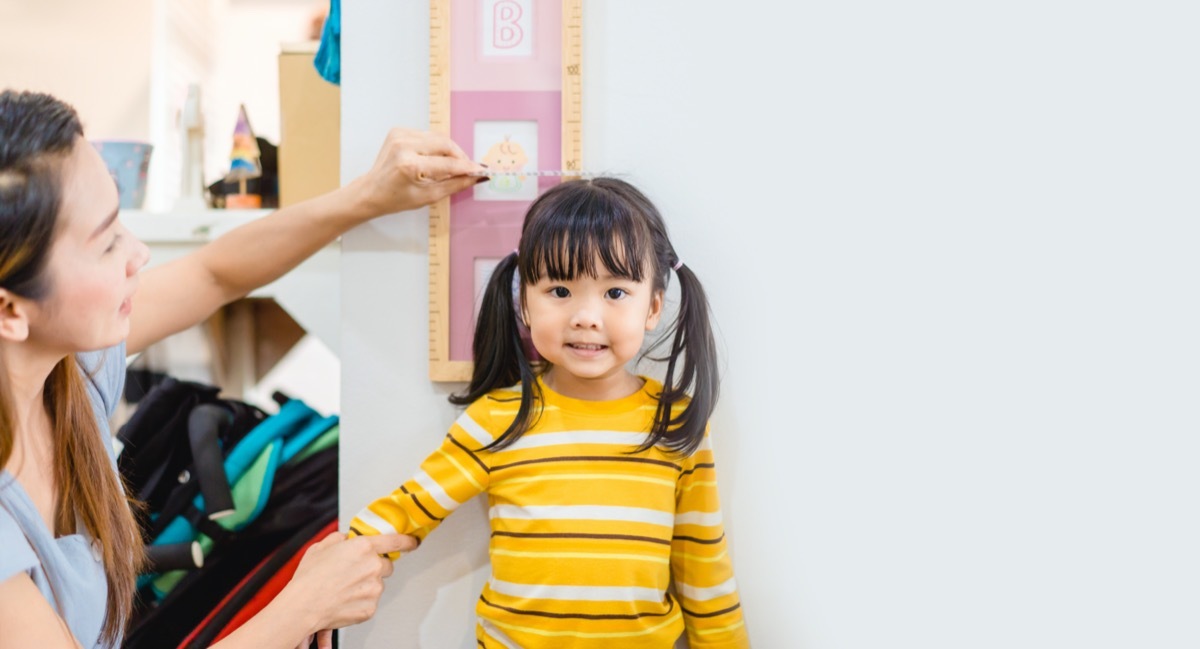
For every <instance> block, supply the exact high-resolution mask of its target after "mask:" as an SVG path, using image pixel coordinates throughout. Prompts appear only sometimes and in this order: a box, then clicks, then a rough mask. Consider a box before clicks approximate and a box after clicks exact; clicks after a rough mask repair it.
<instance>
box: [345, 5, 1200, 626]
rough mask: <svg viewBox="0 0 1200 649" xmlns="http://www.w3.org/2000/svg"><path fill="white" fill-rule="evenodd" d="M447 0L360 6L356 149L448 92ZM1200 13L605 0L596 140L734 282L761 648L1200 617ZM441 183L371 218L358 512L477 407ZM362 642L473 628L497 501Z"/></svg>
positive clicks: (590, 66) (351, 278) (735, 496)
mask: <svg viewBox="0 0 1200 649" xmlns="http://www.w3.org/2000/svg"><path fill="white" fill-rule="evenodd" d="M427 11H428V9H427V3H424V2H404V3H399V2H394V1H391V0H360V1H359V2H354V3H344V4H343V12H344V19H345V36H344V44H345V51H344V54H345V64H346V65H345V76H344V83H343V95H342V97H343V115H344V116H345V119H344V120H343V124H344V129H343V141H344V152H343V173H342V177H343V178H347V179H349V178H352V177H353V176H354V175H356V174H359V173H361V172H362V171H364V170H365V169H366V168H367V167H368V165H369V164H370V162H371V160H373V157H374V154H375V151H376V147H377V145H378V143H379V141H380V140H381V138H382V136H383V133H384V132H385V131H386V129H387V127H389V126H392V125H397V124H403V125H413V126H418V127H420V126H424V125H425V124H427V112H426V101H427V90H426V86H427V72H426V64H427V47H428V36H427V34H426V24H427V22H426V21H427ZM1197 18H1200V13H1198V12H1197V10H1195V9H1193V8H1192V7H1191V5H1189V4H1188V3H1183V2H1164V1H1158V0H1149V1H1145V2H1140V3H1136V4H1135V3H1132V2H1127V3H1100V4H1097V3H1083V2H1066V1H1064V0H1040V1H1038V2H1030V1H1023V2H1022V1H1017V2H1006V3H990V4H988V5H987V6H979V5H978V4H977V3H951V2H940V3H939V2H929V1H925V2H907V3H894V2H882V1H877V2H839V3H806V4H796V3H792V4H786V3H774V2H765V1H762V0H759V1H756V2H750V1H748V2H741V3H737V4H736V5H728V4H725V3H721V4H718V3H695V2H683V1H682V0H672V1H667V0H658V1H655V2H636V3H635V2H620V3H618V2H599V1H593V2H589V3H588V4H587V6H586V8H585V19H586V27H585V35H586V47H585V55H586V56H585V68H584V69H585V92H586V95H585V96H586V104H585V131H584V133H585V140H584V158H585V166H586V167H589V168H593V169H606V170H615V171H623V172H628V173H630V174H631V177H632V179H633V180H634V181H635V182H636V183H637V184H639V185H641V186H642V187H644V188H645V189H646V190H647V192H648V193H649V194H650V195H651V197H652V198H653V199H655V200H656V201H657V202H658V204H659V206H660V207H661V208H662V210H663V211H664V213H665V214H666V216H667V218H668V221H669V224H670V226H671V228H672V233H673V236H674V239H675V243H676V247H677V249H679V250H680V251H682V254H683V256H684V257H685V259H686V262H687V263H688V264H690V265H691V266H692V267H693V268H694V269H695V270H696V272H697V273H699V274H700V275H701V277H702V278H703V279H704V280H705V282H706V286H707V287H708V289H709V291H710V296H711V299H712V303H713V308H714V310H715V312H716V315H717V318H718V320H719V322H720V337H721V341H722V346H723V348H724V350H725V352H726V362H727V367H728V370H727V373H726V382H725V384H724V394H723V400H722V402H721V406H720V410H719V412H718V414H717V416H716V421H715V425H714V429H715V434H716V440H717V441H716V448H717V453H718V462H719V469H720V474H721V493H722V496H723V498H724V506H725V509H726V520H727V522H728V525H729V537H730V540H731V545H732V550H733V553H734V559H735V565H736V568H737V572H738V581H739V583H740V585H741V589H742V597H743V602H744V605H745V611H746V618H747V621H748V624H749V628H750V631H751V635H752V637H753V639H754V643H755V646H756V647H767V648H772V647H789V648H790V647H812V648H821V649H879V648H881V647H889V648H891V647H920V648H922V649H930V648H946V649H960V648H962V647H971V648H972V649H982V648H990V647H995V648H1003V649H1010V648H1012V647H1022V648H1023V649H1026V648H1033V647H1045V648H1056V649H1057V648H1061V647H1091V648H1096V647H1113V648H1116V647H1122V648H1124V647H1155V648H1164V647H1195V646H1198V645H1200V626H1198V625H1197V624H1196V623H1195V621H1194V620H1195V611H1196V610H1197V606H1198V605H1200V589H1197V587H1196V584H1197V583H1200V558H1198V557H1200V553H1198V552H1197V551H1196V548H1197V547H1200V525H1198V524H1197V520H1198V519H1197V516H1196V514H1195V509H1196V499H1197V494H1200V477H1198V476H1200V472H1198V471H1197V470H1196V468H1195V463H1196V462H1195V460H1196V457H1197V454H1198V453H1200V437H1198V436H1197V432H1198V430H1200V429H1198V424H1200V421H1198V420H1200V408H1197V407H1196V404H1197V403H1198V402H1200V401H1198V400H1200V397H1198V394H1200V371H1197V368H1200V336H1198V335H1197V332H1198V331H1200V307H1198V302H1197V295H1196V293H1197V279H1196V278H1197V277H1200V255H1197V244H1198V243H1200V224H1198V223H1197V208H1198V207H1200V205H1198V204H1197V202H1198V201H1197V192H1196V190H1195V188H1196V186H1197V178H1200V154H1198V152H1200V118H1198V117H1197V115H1200V91H1198V90H1197V85H1196V83H1195V76H1196V75H1195V65H1194V62H1195V61H1196V60H1200V51H1198V50H1200V41H1197V39H1196V38H1195V35H1194V29H1193V27H1194V25H1196V24H1197ZM426 228H427V219H426V216H425V214H424V213H423V212H422V213H419V214H406V215H400V216H397V217H390V218H389V219H386V220H384V221H381V222H378V223H376V224H373V225H370V226H364V227H363V228H361V229H360V230H358V231H356V232H354V233H351V234H350V235H348V236H347V237H346V238H345V241H344V248H343V251H344V255H343V263H344V278H343V313H344V314H345V327H344V329H343V332H342V360H343V368H344V372H343V390H342V397H343V408H344V416H345V418H344V427H343V431H344V435H343V438H342V439H343V441H342V449H343V450H342V459H343V465H342V515H343V520H348V518H349V516H351V515H352V514H353V513H354V512H355V511H356V510H357V509H358V508H359V507H360V506H361V505H363V504H364V503H365V502H367V501H368V500H370V499H371V498H374V497H376V496H378V495H380V494H383V493H386V492H387V491H388V490H390V489H392V488H394V487H395V486H396V485H397V484H399V482H400V481H401V480H403V479H404V478H405V477H407V475H408V474H409V473H410V472H411V471H412V470H413V469H414V468H415V467H416V466H417V464H418V463H419V461H420V459H421V458H422V457H423V456H424V455H425V454H426V453H427V452H428V451H430V450H432V449H433V448H434V445H435V444H436V443H437V442H438V441H439V440H440V438H441V437H442V435H443V434H444V431H445V429H446V427H447V426H448V425H449V423H450V422H451V421H452V419H453V417H454V411H453V410H452V409H451V407H450V406H448V405H447V404H446V403H445V401H444V398H443V397H444V394H445V392H446V388H444V387H442V386H435V385H431V384H430V383H429V381H428V380H427V379H426V347H425V345H426V320H425V318H426V315H427V314H426V302H425V300H426V295H425V281H426V277H427V275H426V245H427V230H426ZM464 509H465V511H462V512H460V513H458V514H456V515H455V516H454V517H452V518H451V519H450V520H449V521H448V522H447V523H446V524H445V525H444V526H443V528H442V529H440V530H439V531H437V532H435V533H434V535H433V536H432V537H431V538H430V540H429V542H428V543H427V544H426V547H424V548H422V549H421V550H420V551H419V552H417V553H416V554H414V555H412V556H410V557H408V558H407V559H405V560H404V561H402V562H401V563H400V564H399V566H398V567H399V570H398V571H397V575H396V576H395V577H393V578H392V581H391V582H390V586H389V591H388V593H387V595H386V596H385V600H384V604H383V607H382V609H381V612H380V614H379V615H378V616H377V618H376V619H375V620H374V621H373V622H370V623H368V624H365V625H363V626H361V627H358V628H355V629H352V630H350V631H348V632H347V633H345V634H344V635H343V638H344V639H345V640H346V645H345V646H348V647H418V646H419V647H430V648H438V649H441V648H444V647H462V648H466V647H472V646H474V641H473V637H472V631H471V626H472V608H473V606H474V599H475V596H476V594H477V591H478V588H479V585H480V583H481V582H482V580H483V579H484V578H485V577H486V535H487V530H486V521H485V520H484V514H483V510H482V508H481V507H479V506H478V504H477V503H475V504H472V505H471V506H468V507H465V508H464Z"/></svg>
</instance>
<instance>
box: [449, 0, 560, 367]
mask: <svg viewBox="0 0 1200 649" xmlns="http://www.w3.org/2000/svg"><path fill="white" fill-rule="evenodd" d="M429 17H430V24H429V125H430V128H431V129H432V130H433V131H435V132H438V133H442V134H444V135H448V136H450V138H451V139H453V140H454V141H455V142H456V143H458V145H459V146H461V147H462V148H463V150H464V151H466V153H467V155H470V156H472V157H473V158H474V159H475V160H477V161H479V162H482V163H484V164H486V165H487V166H488V172H489V174H488V181H487V182H484V183H480V184H479V185H476V186H475V188H474V189H473V190H469V191H464V192H460V193H459V194H458V195H456V196H453V197H451V198H447V199H443V200H441V201H439V202H438V203H436V204H434V205H433V206H432V207H430V210H429V376H430V378H431V379H432V380H434V381H468V380H470V378H471V371H472V363H471V343H472V339H473V337H474V330H475V320H476V316H477V313H478V309H479V303H480V300H481V296H482V295H483V290H484V288H485V286H486V285H487V281H488V278H490V277H491V274H492V270H493V269H494V268H495V267H496V265H497V264H498V263H499V261H500V260H501V259H502V258H504V257H505V256H506V255H508V254H509V253H511V252H512V251H513V249H515V248H516V247H517V243H518V241H519V239H520V236H521V222H522V220H523V219H524V216H525V211H526V209H528V207H529V205H530V204H531V203H532V202H533V201H534V200H535V199H536V198H537V197H538V196H539V195H540V194H541V192H543V191H545V190H546V189H547V188H549V187H551V186H553V185H555V184H557V183H559V182H561V181H562V180H563V179H564V178H569V177H572V176H574V175H577V174H580V173H581V172H580V171H579V170H580V169H581V168H582V166H581V160H582V158H581V151H580V148H581V147H580V145H581V141H580V139H581V131H582V123H581V116H582V86H583V83H582V80H583V77H582V71H581V69H580V66H581V64H582V37H583V33H582V32H583V24H582V22H583V0H453V1H452V0H430V7H429Z"/></svg>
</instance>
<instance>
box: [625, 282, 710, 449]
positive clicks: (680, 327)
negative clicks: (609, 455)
mask: <svg viewBox="0 0 1200 649" xmlns="http://www.w3.org/2000/svg"><path fill="white" fill-rule="evenodd" d="M675 275H676V276H677V277H678V278H679V296H680V299H679V315H678V317H677V318H676V320H675V324H674V326H673V327H672V329H671V330H670V331H669V332H668V334H667V335H668V336H669V337H670V339H671V350H670V354H669V355H668V356H667V358H666V359H665V360H666V361H667V372H666V376H665V378H664V379H663V392H662V396H661V397H660V398H659V400H658V410H657V412H656V413H655V415H654V425H653V427H652V428H651V430H650V437H649V438H648V439H647V441H646V443H645V444H643V445H642V447H641V449H647V448H650V447H652V446H654V445H655V444H659V443H661V444H663V445H664V446H666V447H667V448H669V449H671V450H672V451H675V452H677V453H681V454H683V455H684V456H688V455H691V454H692V453H693V452H695V450H696V449H697V448H699V447H700V443H701V442H703V441H704V433H705V431H706V430H707V428H708V420H709V417H711V416H712V412H713V408H715V407H716V404H717V396H718V393H719V392H720V372H719V371H718V369H717V345H716V341H715V340H714V338H713V334H712V325H711V323H710V316H709V310H708V298H707V297H706V296H705V293H704V287H703V286H701V284H700V279H699V278H698V277H696V274H695V273H693V272H692V271H691V269H690V268H688V267H687V266H683V265H680V266H679V268H677V269H676V271H675ZM681 356H682V368H680V367H679V365H680V357H681ZM689 393H690V394H691V402H690V403H689V404H688V405H687V407H685V408H684V409H683V410H682V411H681V412H679V413H678V414H677V415H675V416H672V412H674V410H675V404H677V403H680V402H682V401H683V400H684V399H686V398H687V397H688V394H689ZM641 449H640V450H641Z"/></svg>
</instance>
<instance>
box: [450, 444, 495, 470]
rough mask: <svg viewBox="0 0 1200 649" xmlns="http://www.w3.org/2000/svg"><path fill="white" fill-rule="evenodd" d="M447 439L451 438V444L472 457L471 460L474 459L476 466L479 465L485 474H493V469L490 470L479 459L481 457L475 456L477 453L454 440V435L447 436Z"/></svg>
mask: <svg viewBox="0 0 1200 649" xmlns="http://www.w3.org/2000/svg"><path fill="white" fill-rule="evenodd" d="M446 437H449V438H450V441H451V442H454V445H455V446H457V447H459V448H461V449H462V450H463V452H464V453H466V454H467V455H469V456H471V459H472V460H475V464H478V465H479V468H481V469H483V472H484V473H491V472H492V470H491V469H489V468H488V466H487V465H486V464H484V463H483V460H481V459H479V456H477V455H475V452H474V451H472V450H471V449H469V448H467V447H465V446H463V445H462V443H461V442H459V441H458V440H457V439H454V436H453V435H446Z"/></svg>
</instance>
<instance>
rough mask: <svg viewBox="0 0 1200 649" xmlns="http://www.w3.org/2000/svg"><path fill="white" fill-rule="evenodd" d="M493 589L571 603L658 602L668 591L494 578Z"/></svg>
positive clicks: (525, 596) (530, 597)
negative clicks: (525, 582)
mask: <svg viewBox="0 0 1200 649" xmlns="http://www.w3.org/2000/svg"><path fill="white" fill-rule="evenodd" d="M488 583H489V584H490V586H491V589H492V590H493V591H495V592H497V593H500V594H501V595H509V596H511V597H524V598H528V599H552V600H558V601H568V602H656V603H661V602H662V601H663V599H665V597H666V594H665V593H663V592H662V591H660V590H655V589H653V588H638V587H636V586H550V585H547V584H516V583H513V582H511V581H501V580H499V579H495V578H493V579H492V580H491V581H490V582H488Z"/></svg>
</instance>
